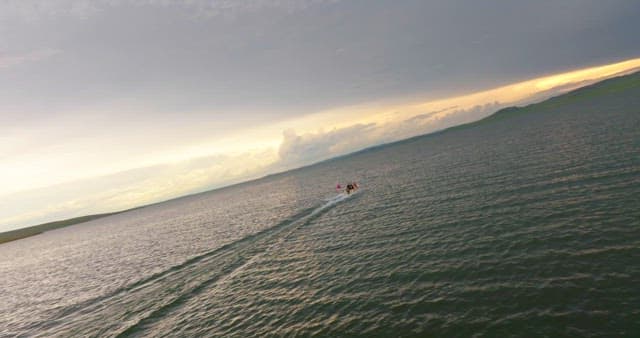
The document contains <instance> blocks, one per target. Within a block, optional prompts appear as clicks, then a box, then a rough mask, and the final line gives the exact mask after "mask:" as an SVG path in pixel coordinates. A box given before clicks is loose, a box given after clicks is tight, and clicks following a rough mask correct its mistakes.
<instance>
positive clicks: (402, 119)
mask: <svg viewBox="0 0 640 338" xmlns="http://www.w3.org/2000/svg"><path fill="white" fill-rule="evenodd" d="M638 69H640V58H638V59H632V60H627V61H624V62H619V63H614V64H609V65H604V66H598V67H590V68H586V69H580V70H575V71H571V72H565V73H561V74H554V75H550V76H544V77H539V78H535V79H531V80H527V81H522V82H518V83H514V84H510V85H506V86H502V87H499V88H493V89H489V90H484V91H479V92H475V93H470V94H466V95H459V96H455V97H448V98H441V99H435V100H423V101H415V100H414V101H412V102H407V103H404V104H399V103H397V100H396V101H395V102H393V103H384V102H382V103H381V102H375V103H369V104H360V105H355V106H348V107H340V108H335V109H330V110H325V111H320V112H317V113H313V114H308V115H305V116H303V117H300V118H296V119H291V120H287V121H283V122H278V123H273V124H270V125H263V126H260V127H255V128H250V129H245V130H239V131H236V132H234V133H229V134H226V135H225V136H222V137H216V138H213V137H211V138H210V139H208V140H206V139H205V140H200V141H199V142H193V143H191V144H179V145H176V146H175V147H173V148H170V149H158V150H156V151H153V152H151V153H150V154H149V155H147V156H145V157H144V158H139V157H135V158H134V157H130V158H127V157H126V156H125V157H123V158H119V159H117V160H118V161H117V162H114V164H113V167H114V168H116V169H117V171H114V172H111V173H109V172H106V173H103V174H102V175H100V176H99V177H96V176H94V177H93V178H91V177H87V176H88V175H87V173H89V172H100V170H99V169H103V168H102V167H100V168H98V167H97V166H99V165H100V163H99V162H97V163H96V164H95V165H94V164H93V163H91V162H83V163H74V162H73V158H72V157H73V156H72V155H73V154H67V155H68V156H67V155H65V154H63V155H64V156H62V157H61V155H57V154H54V153H48V152H47V150H46V149H45V150H43V151H42V152H43V156H44V157H33V156H32V157H33V158H31V160H33V163H32V164H31V165H30V163H28V161H26V160H29V159H30V158H28V157H24V158H19V160H17V161H15V163H13V162H4V163H2V164H3V165H2V168H0V173H4V174H5V177H10V178H11V181H7V182H6V183H7V184H6V185H5V187H9V188H12V189H14V191H13V192H11V193H9V195H6V194H5V197H4V198H5V199H6V200H9V201H12V200H14V198H13V197H11V196H14V195H15V196H18V195H17V194H19V195H20V196H21V197H19V198H18V197H16V198H15V200H16V201H18V200H26V201H29V203H26V204H25V203H22V204H19V203H18V202H16V203H17V204H16V205H15V206H12V205H5V206H4V211H3V210H1V209H0V225H6V226H10V227H13V226H16V225H26V224H29V223H33V222H36V221H39V220H46V219H47V217H54V218H63V217H69V216H77V215H81V214H86V213H94V212H103V211H113V210H117V209H125V208H129V207H134V206H138V205H142V204H146V203H151V202H156V201H160V200H166V199H169V198H172V197H177V196H180V195H184V194H188V193H193V192H196V191H203V190H207V189H211V188H213V187H219V186H222V185H226V184H230V183H234V182H239V181H242V180H246V179H251V178H257V177H260V176H262V175H265V174H269V173H273V172H274V171H278V170H286V169H291V168H294V167H299V166H302V165H307V164H310V163H313V162H317V161H320V160H323V159H326V158H330V157H333V156H337V155H342V154H346V153H349V152H353V151H356V150H359V149H362V148H366V147H369V146H372V145H376V144H380V143H386V142H391V141H396V140H399V139H403V138H407V137H411V136H416V135H419V134H424V133H429V132H433V131H436V130H440V129H444V128H447V127H450V126H452V125H456V124H460V123H467V122H471V121H473V120H477V119H480V118H483V117H485V116H487V115H489V114H491V113H493V112H495V111H496V110H498V109H499V108H501V107H504V106H508V105H517V104H525V103H531V102H532V101H533V100H541V99H544V98H545V97H549V96H553V95H558V94H561V93H563V92H566V91H569V90H571V89H574V88H575V87H578V86H583V85H586V84H589V83H593V82H596V81H599V80H603V79H605V78H608V77H612V76H615V75H622V74H626V73H631V72H633V71H637V70H638ZM284 131H286V133H285V134H284V135H283V132H284ZM86 147H88V146H86ZM122 149H123V151H125V150H126V145H122ZM92 151H93V150H92ZM116 153H117V152H116ZM34 156H35V155H34ZM47 156H48V157H47ZM49 158H51V161H49V162H47V161H48V159H49ZM58 162H60V165H59V166H58V167H59V168H60V170H62V169H65V170H66V169H68V168H69V163H74V165H75V166H76V169H77V170H75V171H74V172H72V173H67V172H60V173H57V172H55V170H56V168H58V167H55V166H53V167H52V166H48V165H47V163H53V164H56V163H58ZM12 163H13V164H12ZM126 163H129V165H130V167H128V168H127V167H126V166H124V164H126ZM92 165H93V166H94V167H95V168H94V167H92ZM30 168H35V169H33V170H32V169H30ZM38 168H40V169H38ZM96 168H98V169H96ZM36 169H37V170H36ZM138 171H144V172H145V174H144V175H140V174H139V173H138V174H136V175H139V176H138V177H137V178H135V179H127V178H128V177H129V178H130V177H133V176H134V174H133V173H134V172H138ZM34 175H36V176H37V175H40V176H37V177H36V178H37V180H36V181H35V183H31V181H34ZM74 175H75V176H76V177H77V179H75V180H74V179H73V177H74ZM52 177H55V178H59V180H64V181H65V182H66V183H64V182H63V183H62V185H60V184H61V182H59V181H58V182H54V183H55V184H58V185H57V186H56V187H51V188H46V184H44V183H45V182H46V179H47V178H52ZM80 178H82V179H83V181H78V180H79V179H80ZM30 180H31V181H30ZM87 180H91V182H96V183H97V182H100V184H93V183H92V184H86V182H87ZM25 182H28V183H29V184H26V183H25ZM83 182H84V183H83ZM54 183H51V184H50V185H52V184H54ZM30 184H31V185H30ZM36 184H37V185H40V186H38V191H37V193H35V192H34V193H31V192H29V191H31V190H28V189H26V190H23V191H20V190H19V188H20V187H29V186H36ZM94 185H95V188H92V187H93V186H94ZM79 186H83V188H79ZM105 187H108V188H105ZM47 189H49V190H47ZM92 189H93V190H92ZM7 193H8V192H7ZM34 196H38V197H37V198H35V197H34ZM36 200H37V201H38V202H35V201H36ZM36 204H38V205H36ZM96 205H100V209H99V210H96V209H95V208H96ZM17 207H23V208H24V209H23V210H21V211H19V210H17V209H16V208H17Z"/></svg>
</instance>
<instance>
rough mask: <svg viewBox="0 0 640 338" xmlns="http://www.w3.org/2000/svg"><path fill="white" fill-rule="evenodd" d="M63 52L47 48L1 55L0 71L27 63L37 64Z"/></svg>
mask: <svg viewBox="0 0 640 338" xmlns="http://www.w3.org/2000/svg"><path fill="white" fill-rule="evenodd" d="M60 52H61V51H60V50H58V49H52V48H45V49H39V50H35V51H31V52H28V53H23V54H16V55H0V69H2V68H10V67H14V66H17V65H20V64H23V63H27V62H36V61H40V60H43V59H46V58H49V57H52V56H54V55H56V54H59V53H60Z"/></svg>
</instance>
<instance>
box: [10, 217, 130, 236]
mask: <svg viewBox="0 0 640 338" xmlns="http://www.w3.org/2000/svg"><path fill="white" fill-rule="evenodd" d="M125 211H128V210H123V211H117V212H110V213H105V214H95V215H87V216H80V217H74V218H69V219H65V220H61V221H53V222H48V223H43V224H38V225H33V226H30V227H26V228H21V229H16V230H10V231H6V232H2V233H0V244H2V243H6V242H11V241H15V240H18V239H22V238H27V237H31V236H35V235H39V234H41V233H43V232H47V231H50V230H55V229H59V228H64V227H66V226H69V225H74V224H79V223H84V222H89V221H92V220H94V219H98V218H102V217H107V216H111V215H115V214H119V213H123V212H125Z"/></svg>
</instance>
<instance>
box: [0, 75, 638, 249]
mask: <svg viewBox="0 0 640 338" xmlns="http://www.w3.org/2000/svg"><path fill="white" fill-rule="evenodd" d="M639 88H640V72H634V73H631V74H628V75H622V76H617V77H613V78H609V79H606V80H603V81H599V82H597V83H594V84H591V85H587V86H584V87H580V88H578V89H575V90H572V91H570V92H567V93H565V94H561V95H558V96H555V97H552V98H549V99H546V100H544V101H541V102H538V103H532V104H529V105H526V106H522V107H518V106H512V107H507V108H503V109H500V110H498V111H495V112H494V113H492V114H491V115H489V116H487V117H485V118H482V119H480V120H477V121H474V122H471V123H466V124H461V125H457V126H453V127H449V128H445V129H443V130H439V131H435V132H429V133H427V134H423V135H419V136H414V137H410V138H407V139H403V140H399V141H395V142H391V143H385V144H381V145H376V146H371V147H366V148H364V149H361V150H357V151H354V152H352V153H349V154H346V155H341V156H336V157H333V158H330V159H327V160H323V161H320V162H316V163H313V164H309V165H305V166H302V167H299V168H295V169H290V170H286V171H283V172H279V173H275V174H270V175H266V176H263V177H261V178H257V179H252V180H248V181H244V182H240V183H236V184H232V185H228V186H224V187H220V188H215V189H212V190H208V191H205V192H199V193H195V194H187V195H183V196H180V197H176V198H171V199H169V200H166V201H161V202H156V203H150V204H146V205H142V206H138V207H134V208H129V209H126V210H121V211H115V212H108V213H99V214H92V215H86V216H80V217H73V218H69V219H64V220H58V221H53V222H47V223H42V224H38V225H34V226H28V227H24V228H19V229H15V230H10V231H6V232H1V233H0V243H5V242H10V241H14V240H18V239H22V238H26V237H30V236H34V235H38V234H41V233H43V232H46V231H50V230H55V229H59V228H62V227H66V226H70V225H75V224H81V223H85V222H89V221H92V220H95V219H99V218H103V217H107V216H111V215H116V214H121V213H124V212H127V211H131V210H135V209H140V208H145V207H148V206H151V205H157V204H159V203H165V202H169V201H172V200H175V199H180V198H184V197H187V196H192V195H198V194H203V193H209V192H212V191H216V190H220V189H225V188H229V187H232V186H236V185H240V184H247V183H250V182H254V181H257V180H261V179H265V178H268V177H273V176H277V175H283V174H286V173H287V172H291V171H295V170H301V169H304V168H307V167H311V166H314V165H318V164H320V163H323V162H327V161H334V160H336V159H339V158H343V157H346V156H352V155H355V154H358V153H362V152H367V151H371V150H375V149H377V148H381V147H387V146H392V145H394V144H397V143H403V142H407V141H409V140H412V139H417V138H422V137H431V136H435V135H439V134H442V133H445V132H450V131H454V130H461V129H466V128H472V127H474V126H477V125H481V124H485V123H489V122H492V121H497V120H501V119H505V118H509V117H513V116H516V115H519V114H528V113H535V112H536V111H540V110H548V109H561V108H562V107H563V106H566V105H571V104H579V103H581V100H586V99H594V98H598V97H603V96H607V95H614V94H616V93H618V92H623V91H627V90H634V89H635V90H637V89H639ZM639 95H640V93H639Z"/></svg>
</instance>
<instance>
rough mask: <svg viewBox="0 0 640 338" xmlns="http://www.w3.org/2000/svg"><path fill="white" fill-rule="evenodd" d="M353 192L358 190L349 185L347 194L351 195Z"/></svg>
mask: <svg viewBox="0 0 640 338" xmlns="http://www.w3.org/2000/svg"><path fill="white" fill-rule="evenodd" d="M353 190H356V188H354V187H353V184H351V183H349V184H347V190H346V192H347V194H350V193H351V192H352V191H353Z"/></svg>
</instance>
